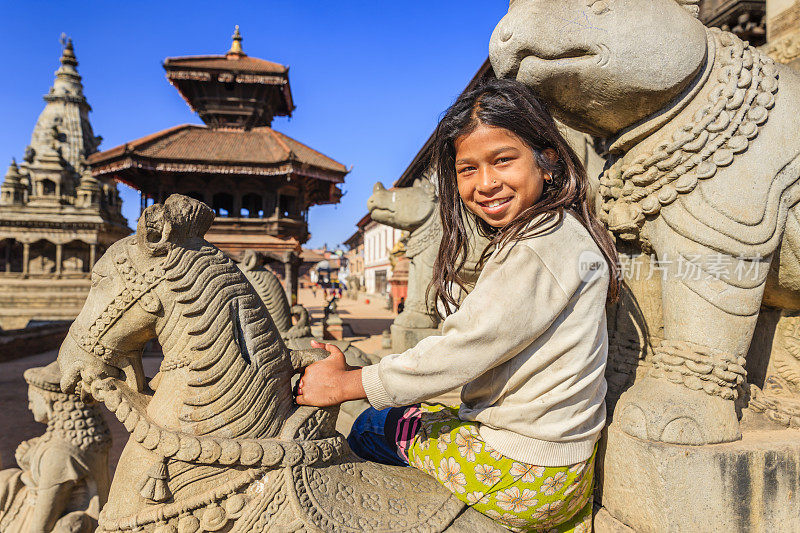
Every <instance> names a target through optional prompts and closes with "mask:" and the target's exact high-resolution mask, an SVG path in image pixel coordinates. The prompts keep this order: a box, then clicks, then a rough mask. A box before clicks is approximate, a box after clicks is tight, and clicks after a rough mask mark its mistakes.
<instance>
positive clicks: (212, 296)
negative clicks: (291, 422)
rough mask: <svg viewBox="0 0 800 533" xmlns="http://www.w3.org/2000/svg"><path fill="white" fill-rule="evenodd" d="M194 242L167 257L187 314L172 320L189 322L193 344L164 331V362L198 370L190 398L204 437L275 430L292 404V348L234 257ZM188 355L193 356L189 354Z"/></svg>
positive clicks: (168, 277) (190, 414)
mask: <svg viewBox="0 0 800 533" xmlns="http://www.w3.org/2000/svg"><path fill="white" fill-rule="evenodd" d="M193 244H194V245H193V246H190V247H179V246H176V247H174V248H173V249H172V250H171V251H170V253H169V255H168V257H167V259H166V261H165V263H164V272H165V282H166V286H167V288H169V289H170V290H171V291H172V292H173V293H174V294H175V296H176V298H175V303H176V311H179V312H180V314H181V319H178V320H172V321H170V322H172V323H179V322H180V323H184V324H185V326H184V334H185V335H188V336H189V339H190V340H189V343H188V345H184V346H179V345H180V344H185V337H184V335H179V336H177V337H176V336H175V335H169V336H166V335H164V333H165V332H163V331H162V333H161V335H160V337H163V339H162V340H161V342H162V346H163V347H164V353H165V364H167V365H170V363H172V361H173V360H174V363H173V364H174V365H179V364H182V363H184V362H185V363H188V367H189V370H190V371H191V373H192V377H193V379H191V380H190V381H189V385H190V386H191V387H192V388H194V389H196V392H195V393H194V394H191V395H188V396H187V397H185V398H184V399H183V402H184V404H185V406H187V407H188V408H189V409H187V410H186V415H185V421H187V422H193V423H194V432H195V433H196V434H198V435H206V434H209V433H224V434H225V435H226V436H228V437H241V436H251V437H266V436H274V435H276V434H277V433H278V431H279V430H280V422H281V421H282V419H283V417H282V416H277V414H278V413H281V414H285V413H286V412H288V411H289V410H290V409H291V396H290V390H289V383H288V374H287V372H288V370H289V364H288V353H287V350H286V347H285V345H284V344H283V342H282V340H281V337H280V334H279V333H278V330H277V328H276V327H275V325H274V324H273V323H272V320H271V318H270V316H269V314H268V313H267V311H266V309H265V308H264V305H263V303H262V301H261V299H260V298H259V297H258V296H257V295H256V294H255V293H254V291H253V288H252V286H251V285H250V284H249V283H248V281H247V278H245V276H244V275H243V274H242V272H241V271H240V270H239V269H238V268H237V267H236V265H235V264H234V262H233V261H232V260H231V259H229V258H227V257H226V256H225V255H224V254H223V253H222V252H221V251H220V250H218V249H217V248H215V247H213V246H212V245H211V244H209V243H208V242H206V241H205V240H201V241H196V242H195V243H193ZM178 306H180V307H179V308H178ZM176 333H177V332H176ZM173 339H176V341H177V342H176V344H177V345H175V346H174V347H173V342H172V341H173ZM178 339H181V340H182V341H183V342H180V341H179V340H178ZM176 351H177V357H172V354H173V352H176ZM187 353H188V354H192V355H191V361H183V360H182V358H183V357H186V355H184V354H187ZM170 366H171V365H170ZM281 389H283V390H281Z"/></svg>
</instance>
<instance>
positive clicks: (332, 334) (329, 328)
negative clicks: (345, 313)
mask: <svg viewBox="0 0 800 533" xmlns="http://www.w3.org/2000/svg"><path fill="white" fill-rule="evenodd" d="M322 338H323V339H325V340H336V341H340V340H342V339H343V338H344V324H343V323H342V319H341V318H340V317H339V315H337V314H332V315H328V318H326V319H325V320H324V321H323V323H322Z"/></svg>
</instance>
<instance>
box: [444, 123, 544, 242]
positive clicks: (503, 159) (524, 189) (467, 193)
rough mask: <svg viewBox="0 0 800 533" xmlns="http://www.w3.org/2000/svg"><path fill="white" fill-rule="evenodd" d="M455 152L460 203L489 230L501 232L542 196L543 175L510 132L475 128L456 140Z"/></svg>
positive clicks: (529, 151)
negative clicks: (483, 222)
mask: <svg viewBox="0 0 800 533" xmlns="http://www.w3.org/2000/svg"><path fill="white" fill-rule="evenodd" d="M455 149H456V180H457V183H458V193H459V195H460V196H461V200H462V201H463V202H464V205H466V206H467V209H469V210H470V211H472V212H473V213H475V214H476V215H477V216H478V217H480V218H481V219H483V220H484V221H485V222H486V223H487V224H489V225H490V226H492V227H495V228H502V227H503V226H505V225H506V224H508V223H509V222H511V221H512V220H514V219H515V218H516V217H517V216H519V214H520V213H522V212H523V211H525V210H526V209H528V208H529V207H531V206H532V205H533V204H535V203H536V202H537V200H539V198H540V197H541V196H542V189H543V188H544V179H545V177H546V174H545V172H544V170H542V168H541V167H540V166H539V165H538V164H537V163H536V159H535V158H534V155H533V150H531V149H530V147H528V145H527V144H525V143H524V142H523V141H522V139H520V138H519V137H518V136H517V135H515V134H514V133H512V132H511V131H509V130H507V129H505V128H498V127H494V126H486V125H484V124H479V125H478V127H477V128H475V130H474V131H472V132H471V133H468V134H466V135H462V136H461V137H459V138H458V139H456V142H455ZM545 152H553V153H552V154H549V153H546V155H547V156H551V155H552V156H555V151H554V150H546V151H545ZM548 179H549V177H548Z"/></svg>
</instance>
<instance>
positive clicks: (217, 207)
mask: <svg viewBox="0 0 800 533" xmlns="http://www.w3.org/2000/svg"><path fill="white" fill-rule="evenodd" d="M212 203H213V205H212V206H211V208H212V209H213V210H214V212H215V213H216V214H217V216H219V217H229V216H231V214H233V195H230V194H228V193H225V192H219V193H217V194H215V195H214V197H213V199H212Z"/></svg>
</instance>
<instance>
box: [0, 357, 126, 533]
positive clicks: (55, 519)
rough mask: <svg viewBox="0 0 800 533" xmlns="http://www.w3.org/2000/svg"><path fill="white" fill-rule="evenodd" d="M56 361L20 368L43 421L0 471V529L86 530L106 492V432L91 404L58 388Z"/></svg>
mask: <svg viewBox="0 0 800 533" xmlns="http://www.w3.org/2000/svg"><path fill="white" fill-rule="evenodd" d="M60 378H61V375H60V374H59V371H58V364H57V363H55V362H54V363H51V364H50V365H48V366H46V367H38V368H31V369H29V370H27V371H25V379H26V380H27V381H28V384H29V400H30V406H31V410H32V411H33V414H34V418H36V421H37V422H44V423H46V424H47V431H46V432H45V433H44V435H42V436H40V437H36V438H33V439H31V440H28V441H24V442H22V443H21V444H20V445H19V447H18V448H17V453H16V457H17V464H18V465H19V466H20V468H9V469H7V470H2V471H0V531H3V532H5V533H28V532H29V531H47V532H50V531H53V532H59V533H67V532H69V533H90V532H93V531H94V530H95V527H96V526H97V518H98V514H99V512H100V508H101V507H102V506H103V504H105V502H106V498H107V497H108V488H109V485H110V481H111V480H110V475H109V471H108V452H109V449H110V448H111V436H110V434H109V432H108V428H107V427H106V424H105V422H104V421H103V418H102V416H101V414H100V411H99V409H98V408H97V406H95V405H91V404H86V403H84V402H82V401H81V400H80V398H78V397H77V396H76V395H74V394H64V393H62V392H61V390H60V388H59V381H60Z"/></svg>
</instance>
